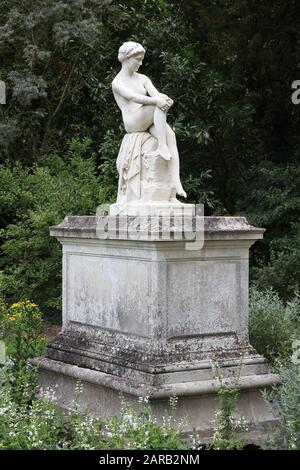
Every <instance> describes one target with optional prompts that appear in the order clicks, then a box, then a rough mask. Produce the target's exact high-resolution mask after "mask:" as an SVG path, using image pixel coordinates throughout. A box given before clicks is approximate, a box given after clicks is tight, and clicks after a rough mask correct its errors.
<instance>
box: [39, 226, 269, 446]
mask: <svg viewBox="0 0 300 470" xmlns="http://www.w3.org/2000/svg"><path fill="white" fill-rule="evenodd" d="M108 220H109V218H97V217H66V218H65V220H64V221H63V223H62V224H60V225H58V226H55V227H52V228H51V235H53V236H55V237H56V238H57V239H58V240H59V241H60V242H61V244H62V247H63V330H62V333H61V334H60V335H58V336H57V337H56V339H55V340H54V341H53V342H52V344H50V345H49V346H48V348H47V352H46V357H45V358H43V359H38V360H37V362H38V364H39V367H40V383H41V384H42V385H43V386H46V385H54V384H56V383H58V384H59V387H58V402H59V404H60V405H61V406H62V407H68V405H69V404H70V401H71V399H72V396H73V393H74V386H75V383H76V380H78V379H80V380H82V381H83V384H84V392H83V395H82V397H81V400H82V401H81V403H82V406H83V408H85V409H87V410H89V411H90V412H92V413H94V414H97V415H99V416H103V417H108V416H111V415H113V414H117V413H118V411H119V408H120V400H119V393H120V392H122V393H123V395H124V396H125V397H126V398H127V399H128V400H129V401H130V400H131V401H132V400H134V399H135V398H137V397H139V396H144V395H147V396H149V398H150V400H151V403H152V405H153V408H154V411H155V412H156V413H157V415H158V416H160V415H163V408H164V407H166V406H167V400H168V397H170V396H171V395H177V396H178V398H179V401H178V407H177V414H178V417H184V416H187V425H186V429H185V431H186V432H190V431H191V430H192V428H193V427H195V428H196V429H197V430H198V431H199V432H200V434H202V436H203V437H205V436H210V435H211V434H212V432H213V431H212V419H213V414H214V411H215V409H216V407H217V401H216V391H217V389H218V386H219V385H220V384H219V381H218V379H217V378H216V377H215V375H214V371H213V368H212V364H211V360H212V359H214V360H216V361H217V363H218V364H219V366H220V367H221V373H222V375H223V377H224V381H225V383H227V384H228V385H229V386H233V384H234V382H235V377H236V375H237V374H239V375H240V378H239V385H238V386H239V388H240V390H241V397H240V402H239V409H240V411H241V412H242V413H243V414H244V415H245V416H246V418H247V420H248V421H249V422H252V423H253V422H259V423H260V424H265V423H267V422H270V421H272V420H273V417H272V416H271V415H270V414H269V412H268V411H267V409H266V407H265V405H264V402H263V400H262V398H261V393H260V391H261V390H262V389H263V388H267V387H270V386H271V385H272V384H273V383H275V382H276V380H277V377H276V376H275V375H273V374H271V373H270V371H269V368H268V365H267V363H266V360H265V359H264V358H263V357H262V356H260V355H258V354H257V352H256V351H255V350H254V349H253V348H252V347H251V346H250V344H249V340H248V253H249V248H250V246H251V245H252V244H253V243H254V242H255V241H256V240H257V239H260V238H262V237H263V232H264V230H263V229H259V228H255V227H253V226H250V225H249V224H248V223H247V221H246V219H245V218H243V217H206V218H204V245H203V246H202V248H201V246H200V248H201V249H199V247H198V248H197V245H195V249H193V246H192V245H191V246H189V248H188V249H187V245H186V234H185V233H183V232H182V231H180V230H177V231H176V227H175V228H174V230H173V232H172V230H171V233H170V237H169V238H170V239H169V240H166V239H163V234H162V233H161V232H160V231H159V230H158V231H157V232H156V233H155V234H154V236H153V237H152V239H151V240H149V231H148V236H144V237H143V236H142V237H141V236H139V237H134V236H131V237H127V238H124V234H123V235H122V236H121V232H118V231H110V230H109V229H108V230H107V231H106V237H104V238H102V239H101V238H99V233H100V232H99V230H98V229H99V224H100V226H101V224H102V226H103V222H107V221H108ZM145 233H146V231H145ZM190 243H192V242H190Z"/></svg>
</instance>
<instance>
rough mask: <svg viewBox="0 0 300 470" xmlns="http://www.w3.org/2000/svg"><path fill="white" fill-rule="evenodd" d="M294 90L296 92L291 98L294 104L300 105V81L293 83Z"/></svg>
mask: <svg viewBox="0 0 300 470" xmlns="http://www.w3.org/2000/svg"><path fill="white" fill-rule="evenodd" d="M292 89H293V90H295V91H294V92H293V93H292V96H291V99H292V103H293V104H296V105H297V104H299V103H300V80H294V81H293V83H292Z"/></svg>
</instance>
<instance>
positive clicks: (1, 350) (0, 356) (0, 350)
mask: <svg viewBox="0 0 300 470" xmlns="http://www.w3.org/2000/svg"><path fill="white" fill-rule="evenodd" d="M5 362H6V347H5V343H4V341H1V340H0V365H3V364H5Z"/></svg>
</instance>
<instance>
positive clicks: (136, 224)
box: [96, 204, 204, 250]
mask: <svg viewBox="0 0 300 470" xmlns="http://www.w3.org/2000/svg"><path fill="white" fill-rule="evenodd" d="M109 209H110V206H109V205H108V204H101V205H100V206H98V208H97V213H96V216H97V226H96V234H97V237H98V238H99V239H104V240H105V239H127V240H142V241H148V240H149V241H168V240H180V241H183V242H184V243H185V249H186V250H201V248H203V245H204V205H203V204H196V205H192V204H189V205H180V204H178V206H176V207H175V208H174V207H173V208H171V209H170V208H168V207H164V206H161V207H160V206H158V205H154V206H151V205H148V206H147V205H146V204H144V205H141V204H135V205H133V204H131V205H128V206H127V207H126V208H125V209H124V208H123V209H122V211H120V212H119V213H116V214H111V215H109V216H108V217H106V215H107V214H108V212H109Z"/></svg>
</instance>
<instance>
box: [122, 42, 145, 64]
mask: <svg viewBox="0 0 300 470" xmlns="http://www.w3.org/2000/svg"><path fill="white" fill-rule="evenodd" d="M145 52H146V51H145V49H144V48H143V46H142V45H141V44H139V43H137V42H133V41H128V42H124V44H122V46H121V47H120V49H119V52H118V60H119V61H120V62H121V63H122V62H124V61H125V60H126V59H129V58H130V57H132V56H134V55H138V54H142V55H143V56H144V55H145Z"/></svg>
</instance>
